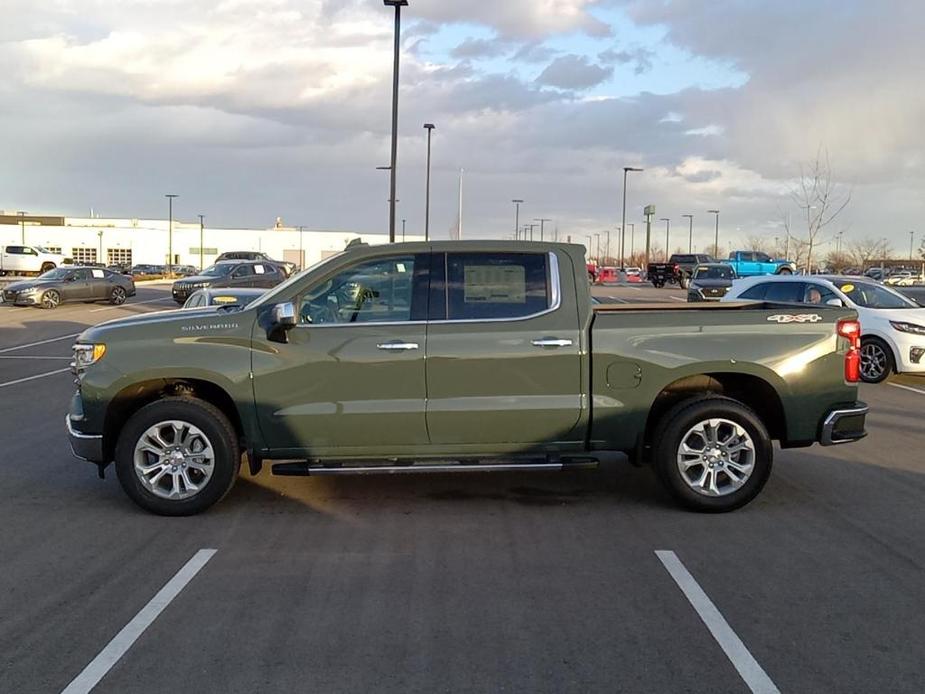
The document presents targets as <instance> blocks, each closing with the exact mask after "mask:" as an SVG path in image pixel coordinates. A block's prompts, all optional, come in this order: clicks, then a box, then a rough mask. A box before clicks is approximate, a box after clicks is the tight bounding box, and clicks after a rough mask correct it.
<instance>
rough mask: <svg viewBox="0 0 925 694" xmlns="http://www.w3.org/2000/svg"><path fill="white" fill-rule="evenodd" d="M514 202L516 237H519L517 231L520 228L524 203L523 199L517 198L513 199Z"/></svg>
mask: <svg viewBox="0 0 925 694" xmlns="http://www.w3.org/2000/svg"><path fill="white" fill-rule="evenodd" d="M511 202H512V203H514V238H515V239H516V238H517V232H518V230H519V229H520V206H521V205H522V204H523V202H524V201H523V200H520V199H518V198H515V199H513V200H511Z"/></svg>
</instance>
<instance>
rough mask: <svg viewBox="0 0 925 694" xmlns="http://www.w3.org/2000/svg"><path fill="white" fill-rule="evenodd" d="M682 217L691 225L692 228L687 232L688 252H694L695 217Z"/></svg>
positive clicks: (687, 215) (683, 215)
mask: <svg viewBox="0 0 925 694" xmlns="http://www.w3.org/2000/svg"><path fill="white" fill-rule="evenodd" d="M681 216H682V217H686V218H687V221H688V222H689V223H690V226H689V228H688V231H687V252H688V253H693V252H694V215H692V214H682V215H681Z"/></svg>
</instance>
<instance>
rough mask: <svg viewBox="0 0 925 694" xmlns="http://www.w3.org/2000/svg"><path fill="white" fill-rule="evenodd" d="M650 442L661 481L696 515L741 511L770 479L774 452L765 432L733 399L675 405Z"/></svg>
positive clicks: (713, 398) (701, 399) (703, 399)
mask: <svg viewBox="0 0 925 694" xmlns="http://www.w3.org/2000/svg"><path fill="white" fill-rule="evenodd" d="M653 441H655V442H656V443H655V444H654V447H653V448H654V451H653V452H654V459H653V463H654V466H655V470H656V472H657V473H658V476H659V478H660V479H661V481H662V483H663V484H664V485H665V486H666V488H667V489H668V491H669V492H671V494H672V496H674V497H675V499H677V500H678V501H680V502H681V503H682V504H684V505H685V506H687V507H688V508H691V509H693V510H695V511H704V512H708V513H722V512H725V511H732V510H734V509H737V508H740V507H742V506H744V505H745V504H747V503H748V502H749V501H751V500H752V499H754V498H755V497H756V496H757V495H758V493H759V492H760V491H761V489H762V488H763V487H764V485H765V483H766V482H767V481H768V477H769V476H770V474H771V465H772V461H773V450H774V449H773V446H772V443H771V438H770V436H769V435H768V431H767V429H766V428H765V426H764V424H763V423H762V422H761V420H760V419H759V418H758V416H757V415H756V414H755V413H754V412H753V411H752V410H750V409H749V408H748V407H746V406H745V405H743V404H742V403H741V402H739V401H737V400H733V399H731V398H726V397H721V396H717V395H707V396H703V397H699V398H692V399H690V400H686V401H684V402H682V403H680V404H678V405H677V406H675V407H674V408H672V409H671V410H669V411H668V412H667V413H666V414H665V415H664V416H663V417H662V419H661V421H660V422H659V425H658V427H657V429H656V431H655V435H654V437H653Z"/></svg>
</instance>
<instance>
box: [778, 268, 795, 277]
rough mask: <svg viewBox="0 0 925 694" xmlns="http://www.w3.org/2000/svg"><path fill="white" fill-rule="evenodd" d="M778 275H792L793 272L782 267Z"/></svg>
mask: <svg viewBox="0 0 925 694" xmlns="http://www.w3.org/2000/svg"><path fill="white" fill-rule="evenodd" d="M777 274H778V275H792V274H793V270H791V269H790V268H789V267H782V268H781V269H780V270H778V271H777Z"/></svg>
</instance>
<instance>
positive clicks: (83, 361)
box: [73, 343, 106, 371]
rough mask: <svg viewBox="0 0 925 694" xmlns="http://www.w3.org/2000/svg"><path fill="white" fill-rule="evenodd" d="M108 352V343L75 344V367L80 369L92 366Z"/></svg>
mask: <svg viewBox="0 0 925 694" xmlns="http://www.w3.org/2000/svg"><path fill="white" fill-rule="evenodd" d="M104 354H106V345H104V344H101V343H97V344H91V345H83V344H78V345H74V362H73V366H74V368H75V369H77V370H78V371H80V370H81V369H86V368H87V367H88V366H92V365H93V364H95V363H96V362H98V361H99V360H100V359H102V358H103V355H104Z"/></svg>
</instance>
